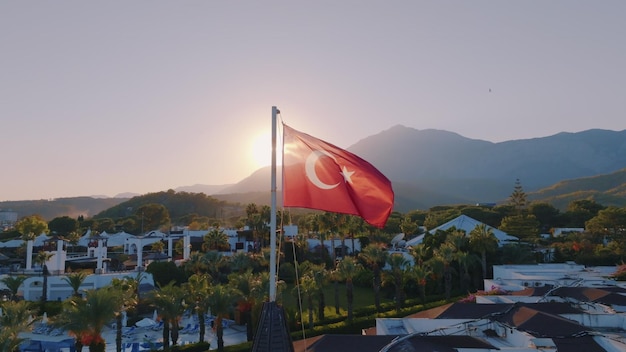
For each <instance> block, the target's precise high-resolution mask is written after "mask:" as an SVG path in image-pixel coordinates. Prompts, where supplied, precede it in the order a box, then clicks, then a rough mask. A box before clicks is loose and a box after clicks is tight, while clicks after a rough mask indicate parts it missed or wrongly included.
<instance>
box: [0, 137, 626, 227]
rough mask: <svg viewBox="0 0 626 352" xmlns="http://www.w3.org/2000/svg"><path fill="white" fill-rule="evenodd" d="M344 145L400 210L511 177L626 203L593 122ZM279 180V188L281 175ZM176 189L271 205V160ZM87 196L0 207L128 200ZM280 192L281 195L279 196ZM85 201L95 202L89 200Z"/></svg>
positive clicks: (40, 208) (487, 199) (611, 142)
mask: <svg viewBox="0 0 626 352" xmlns="http://www.w3.org/2000/svg"><path fill="white" fill-rule="evenodd" d="M329 142H331V143H332V142H333V141H329ZM348 150H349V151H351V152H353V153H355V154H357V155H359V156H360V157H362V158H363V159H365V160H367V161H369V162H370V163H372V164H373V165H374V166H376V167H377V168H378V169H379V170H380V171H382V172H383V173H384V174H385V175H386V176H387V177H388V178H389V179H390V180H391V181H392V184H393V188H394V190H395V193H396V204H395V207H394V209H395V210H397V211H401V212H406V211H408V210H413V209H427V208H430V207H432V206H437V205H450V204H475V203H499V202H503V201H506V199H507V198H508V196H509V195H510V194H511V192H512V191H513V187H514V184H515V181H516V179H519V180H520V181H521V184H522V186H523V187H524V190H525V191H526V193H528V194H529V198H530V199H541V200H545V201H548V202H550V203H553V204H554V205H555V206H558V207H559V208H563V207H564V206H567V204H568V203H569V202H571V201H572V200H575V199H584V198H589V199H595V200H597V201H598V202H600V203H602V204H605V205H611V204H615V205H620V204H626V201H625V198H626V194H625V191H624V183H625V182H624V181H623V177H624V172H625V171H624V169H625V168H626V130H624V131H607V130H598V129H595V130H588V131H583V132H578V133H559V134H556V135H553V136H549V137H543V138H533V139H524V140H515V141H507V142H501V143H492V142H487V141H481V140H476V139H470V138H466V137H463V136H461V135H459V134H457V133H452V132H448V131H440V130H417V129H414V128H409V127H404V126H394V127H392V128H390V129H388V130H385V131H382V132H380V133H378V134H376V135H373V136H369V137H367V138H364V139H362V140H360V141H359V142H357V143H356V144H354V145H353V146H351V147H349V148H348ZM598 175H601V176H598ZM596 177H597V178H596ZM563 180H569V181H563ZM277 181H278V184H277V186H278V189H280V188H281V185H280V181H281V179H280V177H279V178H278V180H277ZM176 190H177V191H178V192H181V191H184V192H189V193H200V192H201V193H204V194H206V195H211V196H212V197H214V199H217V200H220V201H223V202H227V203H238V204H248V203H256V204H261V205H265V204H267V205H269V201H270V200H269V199H270V196H269V194H270V193H269V192H270V168H269V167H265V168H261V169H259V170H257V171H255V172H254V173H252V174H251V175H250V176H249V177H246V178H245V179H243V180H241V181H240V182H238V183H236V184H232V185H220V186H218V185H213V186H210V185H193V186H185V187H179V188H177V189H176ZM84 198H85V199H87V200H89V201H87V200H83V201H82V202H81V203H79V204H72V202H69V203H68V202H65V203H64V202H62V201H61V200H56V201H55V202H57V203H52V204H48V202H49V201H26V203H23V204H22V206H26V204H27V203H29V205H28V207H27V208H20V207H18V206H17V205H15V204H17V203H20V202H0V207H1V208H2V209H13V210H16V211H18V212H19V214H20V216H22V215H30V214H32V213H35V212H37V213H40V214H42V215H43V216H44V217H47V218H53V217H55V216H59V215H68V214H69V215H72V216H74V215H77V214H83V215H85V216H89V215H93V214H97V213H98V212H100V211H102V210H104V209H106V207H105V206H104V205H103V206H102V207H100V208H95V204H106V205H109V204H110V205H109V207H113V206H115V205H117V204H120V203H121V202H123V201H125V200H127V199H116V198H105V199H93V198H89V197H84ZM134 198H136V197H133V198H132V199H134ZM67 199H72V198H67ZM280 199H281V197H280V195H278V200H279V204H280ZM85 202H93V204H94V206H91V205H88V204H86V203H85ZM9 203H11V204H9ZM89 204H92V203H89ZM46 206H47V208H46ZM51 206H52V208H54V210H52V208H50V207H51ZM125 206H126V207H129V206H130V207H134V206H135V205H134V204H130V205H125ZM118 213H119V212H118Z"/></svg>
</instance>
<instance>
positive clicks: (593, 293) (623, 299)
mask: <svg viewBox="0 0 626 352" xmlns="http://www.w3.org/2000/svg"><path fill="white" fill-rule="evenodd" d="M619 292H624V291H620V290H616V289H607V288H591V287H560V288H557V289H555V290H554V292H553V293H552V294H553V295H555V296H559V297H564V298H573V299H576V300H578V301H582V302H598V303H602V304H608V305H612V304H615V305H620V306H626V296H624V295H622V294H620V293H619Z"/></svg>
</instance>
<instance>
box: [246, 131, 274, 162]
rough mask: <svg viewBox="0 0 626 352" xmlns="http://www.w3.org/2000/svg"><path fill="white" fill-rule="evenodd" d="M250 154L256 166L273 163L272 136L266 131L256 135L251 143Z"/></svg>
mask: <svg viewBox="0 0 626 352" xmlns="http://www.w3.org/2000/svg"><path fill="white" fill-rule="evenodd" d="M250 148H252V150H250V155H251V157H252V161H253V162H254V163H255V166H256V167H264V166H270V164H271V163H272V136H271V134H270V133H269V132H264V133H262V134H259V135H258V136H256V137H255V138H254V139H253V140H252V143H251V145H250Z"/></svg>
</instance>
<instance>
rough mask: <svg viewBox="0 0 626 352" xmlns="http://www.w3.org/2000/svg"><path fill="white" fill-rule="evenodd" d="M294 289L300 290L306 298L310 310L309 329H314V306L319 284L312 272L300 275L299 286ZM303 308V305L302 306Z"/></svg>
mask: <svg viewBox="0 0 626 352" xmlns="http://www.w3.org/2000/svg"><path fill="white" fill-rule="evenodd" d="M294 289H297V290H299V291H300V294H302V295H303V296H304V298H305V299H306V302H307V305H308V310H309V329H313V308H314V305H315V303H314V301H315V293H316V292H317V286H316V284H315V278H313V274H312V273H310V272H309V273H306V274H304V275H302V276H301V277H300V281H299V282H298V286H297V287H295V288H294ZM300 308H301V307H300Z"/></svg>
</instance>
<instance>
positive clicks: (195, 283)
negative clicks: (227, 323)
mask: <svg viewBox="0 0 626 352" xmlns="http://www.w3.org/2000/svg"><path fill="white" fill-rule="evenodd" d="M184 288H185V290H186V291H187V301H189V303H190V305H191V307H192V308H193V310H194V311H195V312H196V315H197V317H198V325H199V327H200V337H199V342H204V334H205V330H206V320H205V313H206V312H207V310H208V309H209V301H208V300H209V277H207V275H197V274H194V275H191V276H190V277H189V280H188V281H187V283H186V284H185V286H184Z"/></svg>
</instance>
